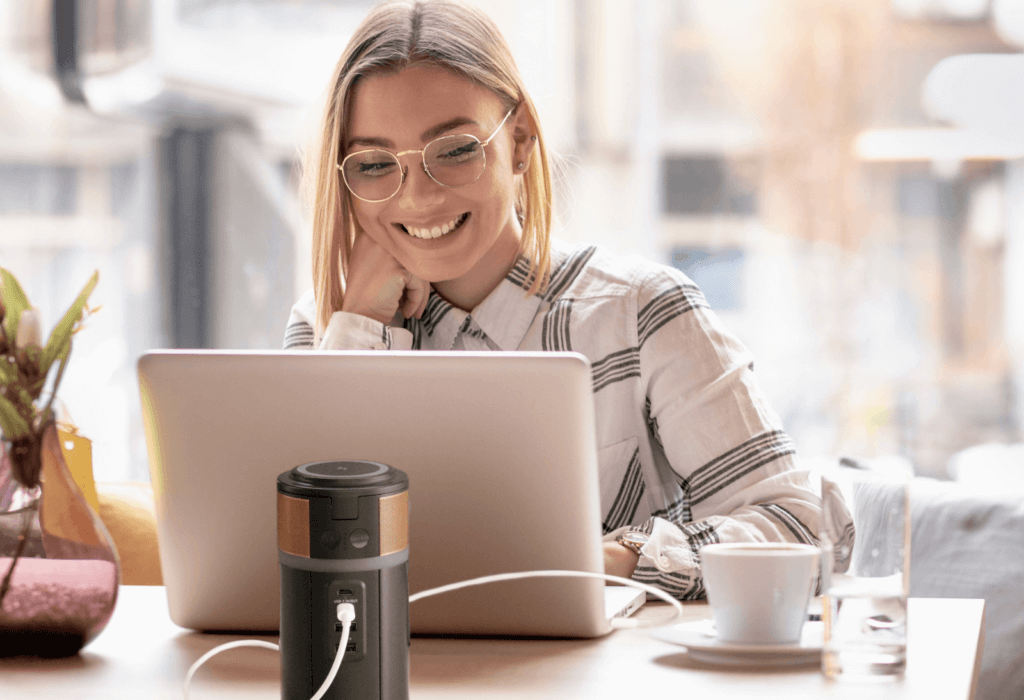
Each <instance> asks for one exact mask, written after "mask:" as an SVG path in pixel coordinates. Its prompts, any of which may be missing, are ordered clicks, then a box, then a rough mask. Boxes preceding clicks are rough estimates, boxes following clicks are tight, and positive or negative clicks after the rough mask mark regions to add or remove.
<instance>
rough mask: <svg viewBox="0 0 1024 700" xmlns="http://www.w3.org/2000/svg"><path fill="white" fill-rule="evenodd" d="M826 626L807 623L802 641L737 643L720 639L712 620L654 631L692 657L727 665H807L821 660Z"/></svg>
mask: <svg viewBox="0 0 1024 700" xmlns="http://www.w3.org/2000/svg"><path fill="white" fill-rule="evenodd" d="M823 635H824V627H823V626H822V623H821V622H813V621H808V622H806V623H804V630H803V635H802V636H801V638H800V643H799V644H735V643H731V642H720V641H719V640H718V636H717V633H716V632H715V623H714V622H713V621H712V620H700V621H698V622H685V623H683V624H681V625H673V626H671V627H662V628H660V629H656V630H653V631H652V632H651V636H652V637H654V638H655V639H660V640H661V641H663V642H669V643H670V644H679V645H681V646H684V647H686V651H687V653H688V654H689V656H690V658H692V659H694V660H695V661H702V662H704V663H709V664H718V665H723V666H804V665H811V664H817V663H819V662H820V660H821V644H822V638H823Z"/></svg>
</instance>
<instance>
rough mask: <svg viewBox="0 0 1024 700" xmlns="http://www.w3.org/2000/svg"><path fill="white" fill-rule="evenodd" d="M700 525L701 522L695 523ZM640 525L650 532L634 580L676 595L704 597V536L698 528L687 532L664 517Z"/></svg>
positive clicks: (678, 596) (687, 598)
mask: <svg viewBox="0 0 1024 700" xmlns="http://www.w3.org/2000/svg"><path fill="white" fill-rule="evenodd" d="M692 525H696V526H697V527H698V528H700V524H698V523H694V524H692ZM638 529H641V530H643V531H645V532H650V539H649V540H647V543H646V544H645V545H644V546H643V547H641V548H640V560H639V561H638V562H637V565H636V569H635V570H634V571H633V580H634V581H639V582H641V583H646V584H648V585H651V586H655V587H657V588H660V589H662V590H663V591H665V592H667V593H668V594H669V595H671V596H672V597H674V598H679V599H680V600H694V599H697V598H703V597H704V580H703V577H702V576H701V572H700V557H699V556H698V554H697V550H698V548H699V546H700V544H703V542H699V540H700V539H701V538H700V537H699V536H696V537H695V535H697V533H695V532H684V531H683V530H682V529H680V528H679V527H677V526H676V525H673V524H672V523H670V522H669V521H668V520H665V519H664V518H657V517H655V518H651V519H650V520H648V521H647V522H646V523H644V524H643V525H642V526H640V527H639V528H638Z"/></svg>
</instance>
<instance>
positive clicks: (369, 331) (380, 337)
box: [319, 311, 412, 350]
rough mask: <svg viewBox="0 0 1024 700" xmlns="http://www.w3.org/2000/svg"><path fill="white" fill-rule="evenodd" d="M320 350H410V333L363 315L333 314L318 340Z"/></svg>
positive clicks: (341, 312)
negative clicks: (321, 337)
mask: <svg viewBox="0 0 1024 700" xmlns="http://www.w3.org/2000/svg"><path fill="white" fill-rule="evenodd" d="M319 349H320V350H411V349H412V333H411V332H409V331H407V330H406V329H404V328H397V327H394V326H388V325H385V324H383V323H381V322H380V321H375V320H373V319H372V318H369V317H367V316H361V315H359V314H353V313H350V312H348V311H335V312H334V313H333V314H331V320H330V321H329V322H328V324H327V329H326V330H325V331H324V337H323V339H322V340H321V341H320V348H319Z"/></svg>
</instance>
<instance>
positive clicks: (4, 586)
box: [0, 500, 39, 615]
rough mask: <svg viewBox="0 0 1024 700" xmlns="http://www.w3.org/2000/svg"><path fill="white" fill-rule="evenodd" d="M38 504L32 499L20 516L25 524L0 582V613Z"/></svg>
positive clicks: (26, 541) (0, 613) (26, 542)
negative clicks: (9, 563)
mask: <svg viewBox="0 0 1024 700" xmlns="http://www.w3.org/2000/svg"><path fill="white" fill-rule="evenodd" d="M38 505H39V501H38V500H36V501H32V504H31V505H30V506H28V507H27V508H25V513H24V515H23V516H22V518H23V520H24V521H25V524H24V525H22V527H21V534H19V535H18V548H17V549H15V550H14V556H13V557H11V565H10V566H8V567H7V573H6V574H4V580H3V583H0V615H2V614H3V607H4V599H5V598H6V597H7V591H8V590H9V589H10V587H11V579H12V578H13V577H14V566H15V564H17V563H18V559H19V558H20V557H21V555H22V553H23V552H24V551H25V545H26V544H28V529H29V526H30V525H31V524H32V512H33V511H34V510H35V509H36V508H37V507H38Z"/></svg>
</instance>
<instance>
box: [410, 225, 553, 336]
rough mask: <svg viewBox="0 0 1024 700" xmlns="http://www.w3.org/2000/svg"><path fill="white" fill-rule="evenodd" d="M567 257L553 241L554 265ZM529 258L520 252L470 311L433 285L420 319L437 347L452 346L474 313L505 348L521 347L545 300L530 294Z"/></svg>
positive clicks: (485, 330) (485, 329) (476, 320)
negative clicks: (450, 299) (454, 303)
mask: <svg viewBox="0 0 1024 700" xmlns="http://www.w3.org/2000/svg"><path fill="white" fill-rule="evenodd" d="M566 257H567V252H566V250H565V247H564V245H562V244H561V243H560V242H559V241H554V240H553V241H552V246H551V267H552V269H555V268H557V267H558V265H559V264H561V262H562V261H564V259H565V258H566ZM529 270H530V259H529V258H527V257H526V256H524V255H519V257H518V259H517V260H516V263H515V265H513V266H512V269H511V270H510V271H509V273H508V274H507V275H506V276H505V279H503V280H502V281H501V282H500V283H499V284H498V286H497V287H495V288H494V289H493V290H492V291H491V293H490V294H488V295H487V297H485V298H484V300H483V301H482V302H480V303H479V304H478V305H477V307H476V308H475V309H473V311H472V312H471V313H466V312H465V311H463V310H462V309H459V308H456V307H455V306H453V305H452V304H450V303H448V302H447V301H446V300H445V299H444V298H443V297H442V296H441V295H440V294H438V293H437V292H435V291H434V290H433V288H431V290H430V298H429V299H428V300H427V307H426V309H425V310H424V311H423V317H422V318H421V319H420V321H421V323H422V324H423V330H424V331H425V332H426V333H427V334H428V335H430V337H431V342H430V345H431V346H432V347H435V348H449V349H450V348H452V347H454V345H455V338H456V337H457V336H458V334H459V330H460V329H461V328H462V325H463V323H465V321H466V317H467V316H472V317H473V320H474V321H475V322H476V325H477V326H479V328H480V330H482V331H483V332H484V333H486V334H487V337H488V338H490V339H491V341H493V342H494V344H495V345H497V346H498V347H499V348H501V349H502V350H505V351H512V350H517V349H519V346H520V345H521V344H522V342H523V339H524V338H526V334H527V332H529V330H530V326H531V325H532V324H533V319H534V318H535V317H536V316H537V311H538V310H539V309H540V306H541V304H542V303H543V302H544V300H543V299H542V298H541V297H540V296H539V295H537V294H528V293H527V291H526V290H527V289H528V288H529V286H530V285H529V282H530V278H529Z"/></svg>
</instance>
